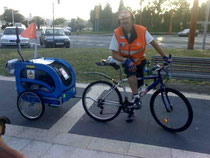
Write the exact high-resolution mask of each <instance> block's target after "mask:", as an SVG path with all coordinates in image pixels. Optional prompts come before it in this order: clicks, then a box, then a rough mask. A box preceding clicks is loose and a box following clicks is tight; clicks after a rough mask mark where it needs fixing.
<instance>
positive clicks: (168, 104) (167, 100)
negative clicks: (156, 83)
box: [161, 86, 173, 112]
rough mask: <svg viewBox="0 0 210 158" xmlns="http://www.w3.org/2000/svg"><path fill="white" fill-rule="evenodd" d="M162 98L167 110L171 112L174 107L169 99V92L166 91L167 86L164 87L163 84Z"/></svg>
mask: <svg viewBox="0 0 210 158" xmlns="http://www.w3.org/2000/svg"><path fill="white" fill-rule="evenodd" d="M165 98H166V99H165ZM161 99H162V101H163V104H164V106H165V108H166V111H167V112H171V111H172V110H173V107H172V105H171V102H170V100H169V97H168V93H167V91H166V88H165V87H163V86H161Z"/></svg>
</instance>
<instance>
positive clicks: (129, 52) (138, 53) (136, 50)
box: [114, 24, 146, 65]
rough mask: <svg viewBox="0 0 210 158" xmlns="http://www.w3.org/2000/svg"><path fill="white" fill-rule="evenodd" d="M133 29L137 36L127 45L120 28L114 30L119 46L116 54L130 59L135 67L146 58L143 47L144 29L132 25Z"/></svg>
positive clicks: (144, 42)
mask: <svg viewBox="0 0 210 158" xmlns="http://www.w3.org/2000/svg"><path fill="white" fill-rule="evenodd" d="M134 28H135V31H136V34H137V38H136V39H135V40H134V41H133V42H132V43H131V44H129V43H128V41H127V40H126V38H125V36H124V34H123V29H122V26H120V27H118V28H117V29H115V30H114V33H115V36H116V38H117V41H118V44H119V50H118V54H119V55H121V56H123V57H126V58H129V59H131V60H132V61H133V62H134V63H135V64H136V65H139V64H140V63H141V61H142V60H144V59H145V58H146V55H145V54H144V52H145V47H146V41H145V32H146V28H145V27H143V26H141V25H136V24H134Z"/></svg>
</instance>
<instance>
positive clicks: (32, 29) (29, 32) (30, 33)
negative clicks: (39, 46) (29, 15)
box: [20, 22, 36, 39]
mask: <svg viewBox="0 0 210 158" xmlns="http://www.w3.org/2000/svg"><path fill="white" fill-rule="evenodd" d="M20 35H21V36H22V37H25V38H32V39H36V24H35V22H34V23H32V24H31V25H29V26H28V28H27V29H25V30H24V31H23V32H22V33H21V34H20Z"/></svg>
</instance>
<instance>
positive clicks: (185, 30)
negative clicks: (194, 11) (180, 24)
mask: <svg viewBox="0 0 210 158" xmlns="http://www.w3.org/2000/svg"><path fill="white" fill-rule="evenodd" d="M198 33H199V31H198V30H196V32H195V36H197V35H198ZM177 34H178V36H180V37H181V36H183V37H187V36H188V35H189V34H190V29H184V30H183V31H180V32H178V33H177Z"/></svg>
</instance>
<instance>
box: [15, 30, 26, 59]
mask: <svg viewBox="0 0 210 158" xmlns="http://www.w3.org/2000/svg"><path fill="white" fill-rule="evenodd" d="M16 36H17V39H16V43H17V51H18V54H19V55H20V58H21V61H24V59H23V56H22V54H21V45H20V38H19V29H18V27H17V26H16Z"/></svg>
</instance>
